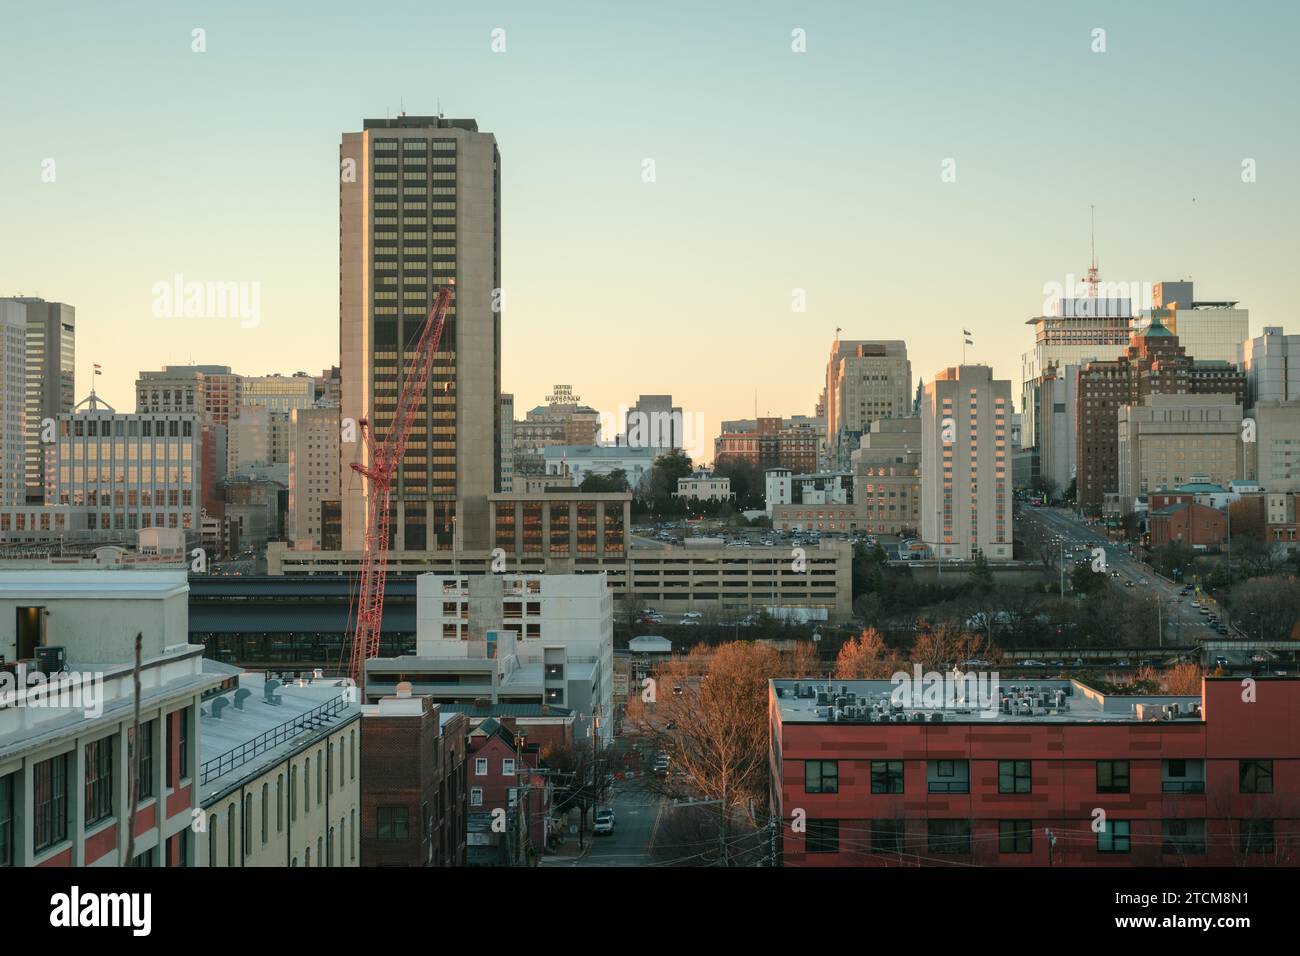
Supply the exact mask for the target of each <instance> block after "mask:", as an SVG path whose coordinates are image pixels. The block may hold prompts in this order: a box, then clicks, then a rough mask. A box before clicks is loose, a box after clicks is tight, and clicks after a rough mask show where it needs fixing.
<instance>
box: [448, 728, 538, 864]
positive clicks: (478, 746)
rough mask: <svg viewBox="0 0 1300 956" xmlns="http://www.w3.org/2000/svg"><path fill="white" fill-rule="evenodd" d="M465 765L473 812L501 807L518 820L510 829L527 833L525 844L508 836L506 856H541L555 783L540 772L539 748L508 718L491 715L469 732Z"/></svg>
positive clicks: (523, 858)
mask: <svg viewBox="0 0 1300 956" xmlns="http://www.w3.org/2000/svg"><path fill="white" fill-rule="evenodd" d="M466 765H467V768H468V775H467V776H468V787H469V812H470V813H471V814H488V815H489V816H491V815H493V814H495V813H496V812H497V811H501V812H502V813H503V814H504V815H505V816H504V819H507V820H509V821H511V822H512V823H515V824H516V825H513V826H510V827H509V828H508V829H509V831H510V832H511V833H524V832H526V834H527V837H526V839H525V840H523V841H522V845H514V841H510V845H509V846H507V847H506V848H505V849H506V851H507V856H508V857H517V858H518V861H519V862H528V861H533V862H535V861H536V860H537V859H540V857H541V854H542V851H543V850H544V849H545V847H546V826H547V817H548V816H549V814H550V812H551V788H550V786H549V785H548V784H547V781H546V776H545V775H544V774H541V773H538V772H537V770H538V768H539V767H540V766H541V747H540V746H539V745H538V744H535V743H532V744H530V743H528V742H526V740H525V739H524V738H523V737H522V736H518V737H517V736H516V728H515V726H514V723H513V721H512V720H511V719H510V718H508V717H503V718H501V719H500V720H496V719H493V718H489V719H487V720H485V721H483V722H482V723H481V724H479V725H478V727H476V728H475V729H474V730H473V731H471V732H470V735H469V757H468V760H467V762H466ZM489 832H490V831H489ZM530 848H531V852H530Z"/></svg>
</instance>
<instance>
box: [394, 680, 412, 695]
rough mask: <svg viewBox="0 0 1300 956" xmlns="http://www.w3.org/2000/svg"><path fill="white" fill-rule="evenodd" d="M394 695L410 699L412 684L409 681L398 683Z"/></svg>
mask: <svg viewBox="0 0 1300 956" xmlns="http://www.w3.org/2000/svg"><path fill="white" fill-rule="evenodd" d="M394 693H395V694H396V695H397V696H398V697H410V696H411V682H410V681H409V680H404V681H400V682H399V683H398V685H397V687H396V689H395V690H394Z"/></svg>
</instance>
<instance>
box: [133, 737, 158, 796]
mask: <svg viewBox="0 0 1300 956" xmlns="http://www.w3.org/2000/svg"><path fill="white" fill-rule="evenodd" d="M154 726H155V722H154V721H152V720H150V721H148V722H147V723H143V724H141V725H140V740H139V741H138V743H137V744H136V747H135V751H136V754H137V757H136V759H137V761H138V763H137V766H138V767H139V768H140V772H139V773H138V774H136V784H135V793H136V797H137V799H140V800H148V799H149V798H150V797H152V796H153V738H154V732H153V730H154Z"/></svg>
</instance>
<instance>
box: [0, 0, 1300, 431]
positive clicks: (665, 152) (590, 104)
mask: <svg viewBox="0 0 1300 956" xmlns="http://www.w3.org/2000/svg"><path fill="white" fill-rule="evenodd" d="M1298 10H1300V7H1297V5H1295V4H1291V3H1280V2H1279V3H1265V2H1254V3H1249V4H1234V5H1229V4H1221V3H1198V2H1167V3H1165V2H1143V3H1132V2H1123V3H1105V2H1090V3H1053V4H1042V3H1036V2H1024V3H1020V2H993V3H987V4H972V3H966V2H951V3H909V4H897V3H874V2H873V3H867V2H845V3H833V2H820V3H819V2H809V0H800V2H761V0H760V2H745V3H739V2H719V3H710V4H701V3H699V2H698V0H696V2H676V0H659V2H656V3H653V4H631V3H628V4H613V3H609V2H607V0H606V2H598V3H589V2H541V0H527V2H521V3H506V2H495V3H491V4H472V5H471V4H461V3H457V4H452V3H445V2H430V0H425V2H399V0H389V2H385V3H382V4H379V3H355V2H346V3H340V2H334V0H318V2H314V3H311V4H307V3H281V4H268V3H265V2H245V0H220V2H168V3H153V2H130V0H126V2H121V3H113V4H105V3H102V2H87V3H80V2H60V3H30V2H27V0H23V2H18V0H0V63H2V64H4V70H3V76H4V80H3V83H2V84H0V130H3V133H2V134H0V135H2V136H3V140H4V145H3V149H0V295H15V294H25V295H37V296H41V297H43V298H46V299H50V300H57V301H63V302H68V303H71V304H72V305H74V306H76V309H77V326H78V328H77V392H78V397H83V396H84V395H85V394H86V393H87V392H88V391H89V383H90V377H91V367H92V364H93V363H98V364H99V365H101V366H102V367H103V369H104V374H103V376H102V378H100V379H98V380H97V383H96V384H97V387H98V390H99V392H100V394H101V396H103V397H104V398H106V399H107V400H108V401H109V402H110V403H112V404H113V405H115V406H116V407H117V408H118V410H119V411H129V410H133V409H134V398H133V384H134V381H135V379H136V376H137V373H138V372H139V371H140V370H142V369H152V368H159V367H161V366H162V365H164V364H169V363H170V364H186V363H189V362H194V363H200V364H219V365H230V366H232V367H234V368H235V369H236V370H237V371H240V372H243V373H245V374H250V375H256V374H267V373H270V372H281V373H286V374H288V373H292V372H295V371H306V372H310V373H318V372H319V371H320V370H321V369H322V368H325V367H327V366H329V365H332V364H336V363H337V361H338V241H337V236H338V192H337V189H338V185H337V184H338V143H339V139H340V136H341V135H342V133H344V132H348V131H355V130H359V129H360V128H361V122H362V119H363V118H365V117H383V116H392V115H396V114H397V113H398V112H399V111H400V110H402V109H405V110H406V112H407V113H409V114H412V115H427V114H431V113H435V112H437V110H438V109H439V107H441V110H442V112H443V113H444V114H445V115H446V116H448V117H472V118H474V119H476V120H477V121H478V123H479V128H480V129H481V130H485V131H491V132H492V133H494V134H495V135H496V137H497V141H498V144H499V147H500V150H501V156H502V204H503V205H502V228H503V249H502V276H503V279H502V281H503V287H504V310H503V317H502V332H503V343H502V378H503V390H505V391H509V392H512V393H513V394H514V395H515V403H516V409H517V410H518V414H519V415H520V416H522V409H526V408H530V407H532V406H533V405H535V404H539V403H541V402H542V401H543V398H544V396H545V395H546V394H548V393H549V392H550V390H551V386H553V385H555V384H557V383H567V384H571V385H572V386H573V388H574V391H575V392H576V393H578V394H579V395H580V396H581V397H582V400H583V402H584V403H586V404H589V405H592V406H593V407H595V408H597V409H600V410H602V411H607V412H609V413H610V414H613V413H614V412H615V411H616V410H617V409H618V408H619V406H620V405H628V404H632V403H633V402H634V401H635V400H636V397H637V396H638V395H639V394H641V393H666V392H667V393H671V394H672V395H673V396H674V399H675V401H676V403H677V404H679V405H681V406H682V407H683V410H684V411H685V412H686V413H687V414H688V415H690V416H703V422H704V427H705V429H706V430H707V431H708V432H709V434H710V436H711V435H712V434H715V433H716V429H717V423H718V422H719V421H720V420H721V419H725V418H740V417H751V416H752V415H753V412H754V410H755V407H757V410H758V412H759V414H764V415H766V414H773V415H792V414H811V413H812V412H813V408H814V405H815V402H816V400H817V396H818V393H819V392H820V390H821V387H822V385H823V383H824V379H825V365H826V359H827V356H828V354H829V351H830V348H831V344H832V342H833V341H834V339H835V335H836V329H837V328H840V329H842V330H843V331H842V332H841V333H840V334H841V335H842V336H843V337H844V338H846V339H872V338H882V339H893V338H903V339H905V340H906V341H907V344H908V350H909V356H910V358H911V360H912V367H913V374H914V376H919V377H921V378H923V379H925V380H926V381H929V380H931V379H932V378H933V376H934V372H935V371H936V370H937V369H940V368H944V367H946V366H949V365H954V364H957V363H959V362H960V361H961V358H962V338H963V335H962V330H963V329H969V330H971V332H972V333H973V335H972V338H973V341H974V345H973V346H970V347H968V348H967V349H966V360H967V361H969V362H981V363H986V364H989V365H992V366H993V368H994V371H995V374H996V375H997V376H998V377H1002V378H1008V379H1010V380H1011V381H1012V383H1013V387H1012V394H1013V395H1014V396H1016V397H1017V399H1018V397H1019V381H1018V380H1019V374H1020V362H1019V356H1020V354H1021V353H1022V352H1023V351H1025V350H1026V349H1027V348H1029V347H1030V345H1031V343H1032V339H1031V334H1030V330H1029V329H1028V328H1027V327H1026V326H1025V324H1024V323H1025V321H1026V320H1027V319H1028V318H1030V317H1031V316H1034V315H1039V314H1042V312H1043V303H1044V299H1045V297H1046V294H1045V289H1046V288H1047V287H1049V286H1050V285H1051V284H1053V283H1055V284H1058V285H1059V284H1064V283H1065V282H1066V281H1067V277H1069V276H1074V277H1076V278H1077V277H1080V276H1082V275H1083V273H1084V272H1085V271H1086V270H1087V268H1088V265H1089V255H1090V252H1089V215H1090V207H1093V206H1095V214H1096V249H1097V259H1098V264H1099V267H1100V272H1101V277H1102V279H1103V280H1104V281H1109V282H1128V283H1132V284H1134V285H1135V286H1137V285H1140V284H1142V283H1154V282H1158V281H1161V280H1164V279H1179V278H1189V277H1190V278H1192V279H1194V280H1195V282H1196V294H1197V297H1198V298H1203V299H1218V300H1221V299H1235V300H1239V301H1240V302H1241V303H1242V305H1243V306H1245V307H1247V308H1248V309H1249V310H1250V315H1251V329H1252V334H1258V333H1259V331H1260V330H1261V329H1262V328H1263V327H1264V326H1265V325H1283V326H1286V327H1287V328H1288V331H1297V330H1300V329H1298V328H1297V322H1296V315H1295V308H1296V307H1295V302H1296V296H1295V295H1294V293H1293V291H1292V289H1291V286H1290V283H1291V281H1292V279H1293V278H1294V272H1295V254H1296V250H1297V248H1300V243H1298V242H1297V239H1298V238H1300V237H1298V236H1297V226H1296V223H1297V212H1300V176H1298V175H1297V172H1298V168H1300V132H1298V127H1300V124H1297V121H1296V115H1297V114H1296V94H1297V89H1298V88H1300V57H1297V56H1296V55H1295V50H1294V37H1295V35H1296V29H1297V26H1300V12H1298ZM195 30H202V31H203V33H202V39H203V44H202V45H203V46H204V47H205V49H204V50H203V52H196V51H195V49H194V47H195V45H196V41H195V33H194V31H195ZM494 31H504V33H500V32H498V33H494ZM796 31H801V32H796ZM1098 31H1104V33H1098ZM800 38H802V46H803V51H802V52H798V51H796V49H795V47H797V46H799V45H800V43H799V39H800ZM503 41H504V50H502V49H501V47H502V44H503ZM494 46H495V49H494ZM1102 47H1104V49H1102ZM647 160H652V161H653V171H654V176H653V181H646V179H647V177H646V174H645V171H646V169H647V165H646V161H647ZM1243 164H1247V166H1249V167H1250V169H1252V170H1253V176H1250V175H1245V176H1244V175H1243ZM1244 179H1253V181H1244ZM177 275H180V276H183V277H184V279H185V280H186V281H214V282H239V283H248V284H249V285H248V286H246V288H248V289H250V290H251V289H254V288H255V289H256V290H257V292H258V295H259V304H260V314H259V318H258V321H257V322H256V323H252V322H249V321H241V320H240V319H239V318H238V317H237V316H235V317H230V318H185V317H183V316H180V317H175V316H164V317H159V316H158V315H156V314H155V309H154V304H155V297H156V291H157V290H156V285H157V284H158V283H160V282H164V283H170V282H172V281H174V277H175V276H177ZM254 284H255V285H254ZM800 302H802V304H803V308H802V310H800V308H799V305H800ZM1146 304H1148V303H1143V305H1146ZM693 420H698V419H693Z"/></svg>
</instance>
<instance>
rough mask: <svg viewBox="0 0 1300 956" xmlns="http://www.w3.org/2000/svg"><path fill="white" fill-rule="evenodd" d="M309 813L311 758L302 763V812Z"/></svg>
mask: <svg viewBox="0 0 1300 956" xmlns="http://www.w3.org/2000/svg"><path fill="white" fill-rule="evenodd" d="M310 811H311V758H310V757H307V758H306V759H305V760H303V762H302V812H303V813H309V812H310Z"/></svg>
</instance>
